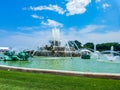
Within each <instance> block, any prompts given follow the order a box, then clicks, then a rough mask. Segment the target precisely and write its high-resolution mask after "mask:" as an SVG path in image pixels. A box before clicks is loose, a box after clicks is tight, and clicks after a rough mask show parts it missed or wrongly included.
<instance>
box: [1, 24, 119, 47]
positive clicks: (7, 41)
mask: <svg viewBox="0 0 120 90" xmlns="http://www.w3.org/2000/svg"><path fill="white" fill-rule="evenodd" d="M101 26H102V25H101ZM96 27H97V26H96ZM98 27H99V26H98ZM85 28H86V27H85ZM96 29H97V28H96ZM33 31H34V30H33ZM79 32H80V29H79V30H78V29H75V28H70V29H67V30H61V34H60V35H61V36H60V39H61V40H62V41H63V43H65V42H64V41H68V40H79V41H80V42H82V43H86V42H94V43H103V42H119V43H120V38H119V35H120V30H117V31H116V30H115V31H114V30H113V31H111V32H110V31H109V32H106V33H95V32H91V33H85V34H82V33H79ZM8 33H9V32H8ZM51 39H52V30H51V29H46V30H40V31H34V32H32V33H29V34H25V33H21V32H17V33H15V32H14V33H12V34H7V35H6V37H1V38H0V41H1V43H0V46H11V47H12V48H17V49H36V48H37V47H38V46H44V45H45V44H46V43H47V44H48V42H49V40H51Z"/></svg>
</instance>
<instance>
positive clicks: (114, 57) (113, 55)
mask: <svg viewBox="0 0 120 90" xmlns="http://www.w3.org/2000/svg"><path fill="white" fill-rule="evenodd" d="M101 58H102V59H106V60H107V61H112V62H114V61H120V60H119V58H120V54H119V53H117V52H116V51H114V46H111V48H110V50H108V51H102V52H101Z"/></svg>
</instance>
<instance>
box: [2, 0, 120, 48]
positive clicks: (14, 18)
mask: <svg viewBox="0 0 120 90" xmlns="http://www.w3.org/2000/svg"><path fill="white" fill-rule="evenodd" d="M0 12H1V13H0V46H8V47H14V48H19V49H22V48H35V47H37V46H38V45H44V44H45V43H47V42H48V40H50V39H52V29H53V28H55V27H56V28H58V29H59V30H60V32H61V33H60V36H61V37H60V39H61V40H62V41H67V40H79V41H80V42H82V43H86V42H93V43H104V42H119V43H120V37H119V36H120V0H0Z"/></svg>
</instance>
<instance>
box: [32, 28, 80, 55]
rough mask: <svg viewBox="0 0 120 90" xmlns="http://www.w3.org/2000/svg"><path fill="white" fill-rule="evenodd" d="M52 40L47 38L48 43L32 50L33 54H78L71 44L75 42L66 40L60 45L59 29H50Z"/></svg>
mask: <svg viewBox="0 0 120 90" xmlns="http://www.w3.org/2000/svg"><path fill="white" fill-rule="evenodd" d="M52 37H53V39H52V40H49V43H50V45H49V44H47V45H45V46H43V47H39V48H38V50H37V51H35V52H34V55H37V56H49V57H50V56H52V57H79V56H80V54H79V53H77V50H76V49H75V48H74V47H73V46H72V44H74V45H75V43H73V42H72V44H71V42H70V41H67V42H66V43H65V44H64V45H63V46H62V44H63V43H62V41H61V40H60V30H59V29H58V28H56V27H55V28H53V29H52Z"/></svg>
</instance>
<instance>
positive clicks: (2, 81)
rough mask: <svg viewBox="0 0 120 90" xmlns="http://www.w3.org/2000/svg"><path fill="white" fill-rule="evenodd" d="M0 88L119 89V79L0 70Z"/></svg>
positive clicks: (5, 89)
mask: <svg viewBox="0 0 120 90" xmlns="http://www.w3.org/2000/svg"><path fill="white" fill-rule="evenodd" d="M0 90H120V80H110V79H96V78H86V77H76V76H62V75H51V74H35V73H25V72H15V71H3V70H0Z"/></svg>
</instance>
